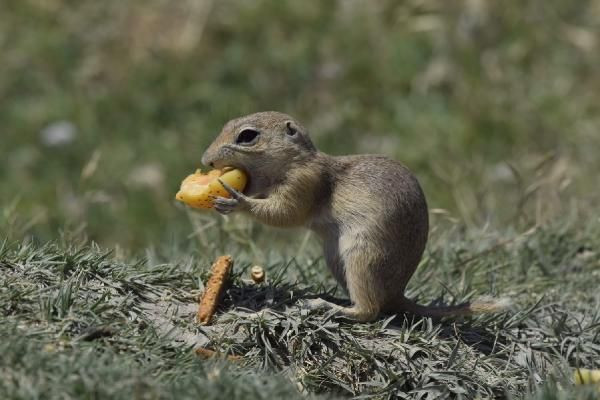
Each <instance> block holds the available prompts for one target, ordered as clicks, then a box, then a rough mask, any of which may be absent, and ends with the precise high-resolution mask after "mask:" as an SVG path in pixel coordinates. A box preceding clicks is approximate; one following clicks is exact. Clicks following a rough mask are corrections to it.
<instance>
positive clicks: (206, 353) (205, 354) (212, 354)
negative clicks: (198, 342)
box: [194, 347, 242, 361]
mask: <svg viewBox="0 0 600 400" xmlns="http://www.w3.org/2000/svg"><path fill="white" fill-rule="evenodd" d="M194 351H195V352H196V355H197V356H198V357H200V358H203V359H205V360H207V359H209V358H218V357H224V358H226V359H227V361H241V360H242V357H240V356H234V355H231V354H229V355H227V356H226V357H225V355H224V354H223V353H219V352H216V351H214V350H211V349H207V348H206V347H198V348H196V349H195V350H194Z"/></svg>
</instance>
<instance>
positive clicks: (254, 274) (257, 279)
mask: <svg viewBox="0 0 600 400" xmlns="http://www.w3.org/2000/svg"><path fill="white" fill-rule="evenodd" d="M250 277H251V278H252V280H253V281H254V283H261V282H263V281H264V280H265V270H264V269H263V268H262V267H261V266H258V265H255V266H253V267H252V269H251V270H250Z"/></svg>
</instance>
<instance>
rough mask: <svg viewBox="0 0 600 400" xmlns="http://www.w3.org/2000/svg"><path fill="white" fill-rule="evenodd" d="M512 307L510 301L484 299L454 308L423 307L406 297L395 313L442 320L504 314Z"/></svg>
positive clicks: (504, 299)
mask: <svg viewBox="0 0 600 400" xmlns="http://www.w3.org/2000/svg"><path fill="white" fill-rule="evenodd" d="M510 306H511V301H510V299H507V298H499V299H494V298H489V297H483V298H480V299H477V300H474V301H472V302H469V303H463V304H457V305H452V306H422V305H420V304H417V303H415V302H414V301H412V300H410V299H407V298H406V297H404V298H403V299H402V300H401V302H400V304H397V307H395V308H396V310H394V312H409V313H412V314H415V315H418V316H420V317H432V318H441V317H448V316H450V317H451V316H461V315H471V314H483V313H496V312H502V311H505V310H506V309H508V308H509V307H510Z"/></svg>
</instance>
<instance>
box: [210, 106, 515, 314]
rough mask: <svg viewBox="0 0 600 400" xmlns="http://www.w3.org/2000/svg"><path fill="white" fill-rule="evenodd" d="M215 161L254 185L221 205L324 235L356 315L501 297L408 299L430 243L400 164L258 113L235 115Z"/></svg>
mask: <svg viewBox="0 0 600 400" xmlns="http://www.w3.org/2000/svg"><path fill="white" fill-rule="evenodd" d="M202 163H203V164H205V165H208V166H210V167H213V168H223V167H226V166H232V167H236V168H240V169H242V170H244V171H245V172H246V173H247V174H248V176H249V184H248V186H247V188H246V189H245V190H244V193H240V192H238V191H236V190H235V189H232V188H231V187H228V186H227V185H224V186H226V189H227V190H228V191H229V192H230V193H231V195H232V197H231V198H229V199H228V198H223V197H218V198H216V199H214V204H215V209H216V210H217V211H218V212H220V213H222V214H227V213H230V212H232V211H243V212H246V213H249V214H250V215H252V216H253V217H254V218H256V219H258V220H259V221H261V222H263V223H265V224H268V225H274V226H279V227H290V226H305V227H307V228H309V229H311V230H313V231H314V232H316V233H317V234H318V235H319V236H320V237H321V239H322V241H323V248H324V252H325V260H326V262H327V265H328V267H329V268H330V270H331V272H332V273H333V275H334V276H335V278H336V280H337V281H338V282H339V283H340V284H341V285H342V286H343V287H344V288H345V289H346V290H347V292H348V294H349V296H350V300H351V301H352V306H351V307H341V308H340V311H341V312H342V313H343V314H344V315H346V316H348V317H350V318H353V319H355V320H358V321H370V320H373V319H374V318H376V317H377V315H378V314H379V313H381V312H383V313H398V312H405V311H406V312H410V313H414V314H417V315H422V316H432V317H441V316H446V315H461V314H471V313H474V312H493V311H499V310H500V309H502V308H503V306H504V304H503V302H502V301H498V300H496V301H494V300H491V301H484V300H481V301H475V302H472V303H469V304H463V305H456V306H446V307H426V306H421V305H418V304H416V303H415V302H413V301H411V300H409V299H407V298H406V297H405V296H404V290H405V288H406V285H407V283H408V281H409V279H410V277H411V276H412V275H413V273H414V271H415V269H416V267H417V265H418V264H419V261H420V259H421V256H422V254H423V251H424V249H425V244H426V242H427V235H428V229H429V221H428V210H427V203H426V201H425V196H424V194H423V191H422V190H421V187H420V185H419V183H418V181H417V179H416V178H415V176H414V175H413V174H412V173H411V172H410V171H409V170H408V169H407V168H406V167H405V166H403V165H402V164H400V163H398V162H396V161H393V160H391V159H389V158H387V157H384V156H379V155H352V156H340V157H334V156H330V155H327V154H325V153H322V152H320V151H319V150H317V148H316V147H315V146H314V145H313V143H312V141H311V140H310V138H309V136H308V134H307V132H306V130H305V129H304V128H303V127H302V126H301V125H300V124H299V123H298V122H297V121H296V120H294V119H293V118H292V117H290V116H288V115H286V114H282V113H279V112H261V113H256V114H251V115H248V116H245V117H241V118H237V119H234V120H231V121H229V122H227V124H225V126H224V127H223V130H222V131H221V133H220V134H219V136H218V137H217V138H216V139H215V141H214V142H213V143H212V144H211V145H210V147H209V148H208V149H207V150H206V152H205V153H204V155H203V156H202Z"/></svg>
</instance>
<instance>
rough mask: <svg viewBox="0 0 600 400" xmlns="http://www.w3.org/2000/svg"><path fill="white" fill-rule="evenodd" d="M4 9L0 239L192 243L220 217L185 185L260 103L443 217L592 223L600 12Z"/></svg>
mask: <svg viewBox="0 0 600 400" xmlns="http://www.w3.org/2000/svg"><path fill="white" fill-rule="evenodd" d="M0 9H1V10H2V11H1V12H0V122H1V124H0V182H1V183H0V211H1V213H0V232H2V233H1V234H2V236H8V237H10V238H15V239H17V238H21V237H24V236H29V235H33V236H34V237H36V238H38V239H39V240H50V239H52V238H55V237H56V236H57V235H59V234H60V233H61V232H64V231H69V232H81V233H85V234H86V235H87V236H88V237H89V238H90V239H92V240H94V241H97V242H99V243H100V244H102V245H105V246H119V247H120V248H123V249H126V250H127V251H137V250H139V249H142V248H144V247H147V246H149V245H153V244H156V243H165V242H185V241H188V240H193V238H192V236H193V235H190V233H191V232H193V231H194V229H198V227H199V226H200V227H202V226H204V227H207V226H208V227H209V226H210V225H211V223H216V224H220V223H222V219H221V218H220V217H219V216H218V215H215V214H214V213H211V214H206V213H205V214H193V213H190V212H189V211H186V210H185V209H184V208H183V207H180V206H178V205H176V204H175V202H174V200H173V196H174V194H175V191H176V189H177V188H178V186H179V183H180V181H181V179H182V178H183V177H184V176H185V175H186V174H187V173H190V172H192V171H193V170H194V169H195V168H197V167H199V166H200V156H201V154H202V152H203V150H204V149H205V148H206V146H207V145H208V144H209V143H210V142H211V140H212V139H213V138H214V136H215V135H216V134H217V133H218V132H219V130H220V128H221V126H222V125H223V124H224V123H225V122H226V121H227V120H228V119H230V118H234V117H237V116H240V115H242V114H247V113H251V112H256V111H262V110H279V111H283V112H287V113H289V114H292V115H293V116H295V117H296V118H298V119H299V120H300V121H302V122H303V124H304V125H305V126H306V127H307V128H308V129H309V131H310V132H311V134H312V137H313V140H314V141H315V143H316V144H317V146H318V147H319V148H320V149H321V150H323V151H325V152H328V153H332V154H347V153H355V152H357V153H358V152H363V153H365V152H369V153H383V154H387V155H389V156H390V157H393V158H396V159H398V160H401V161H403V162H404V163H405V164H407V165H408V166H409V167H410V168H411V169H412V170H413V171H414V172H415V173H416V174H417V175H418V177H419V179H420V180H421V182H422V184H423V186H424V189H425V192H426V194H427V196H428V199H429V204H430V207H431V208H432V209H433V214H434V216H437V217H436V218H434V226H435V225H436V224H439V223H442V222H443V221H445V220H451V221H458V223H461V224H464V225H465V226H485V225H486V224H488V225H493V226H497V227H502V228H506V227H510V228H512V227H515V228H517V229H521V228H524V227H528V226H531V225H533V224H545V223H547V222H549V221H552V220H553V219H555V218H556V217H562V216H564V215H569V216H574V217H575V218H586V217H590V216H594V218H597V214H594V213H595V211H596V210H597V207H598V205H599V203H600V193H599V191H598V179H599V178H598V176H599V173H600V161H599V160H598V153H599V150H600V132H598V130H599V127H600V112H599V111H600V68H599V65H600V51H599V50H600V48H599V41H600V36H598V33H599V32H600V29H599V28H600V2H599V1H592V0H590V1H585V0H582V1H576V2H575V1H569V0H531V1H516V0H515V1H496V2H489V1H485V0H469V1H443V0H439V1H433V0H413V1H383V0H381V1H368V0H339V1H325V2H319V1H314V2H302V1H280V0H264V1H242V0H221V1H210V0H203V1H200V0H196V1H193V0H179V1H164V0H146V1H128V2H122V1H117V0H106V1H101V2H99V1H68V0H19V1H11V0H0ZM198 215H199V216H198ZM194 218H196V220H195V219H194ZM198 218H200V223H199V222H198ZM252 229H260V228H252Z"/></svg>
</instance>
